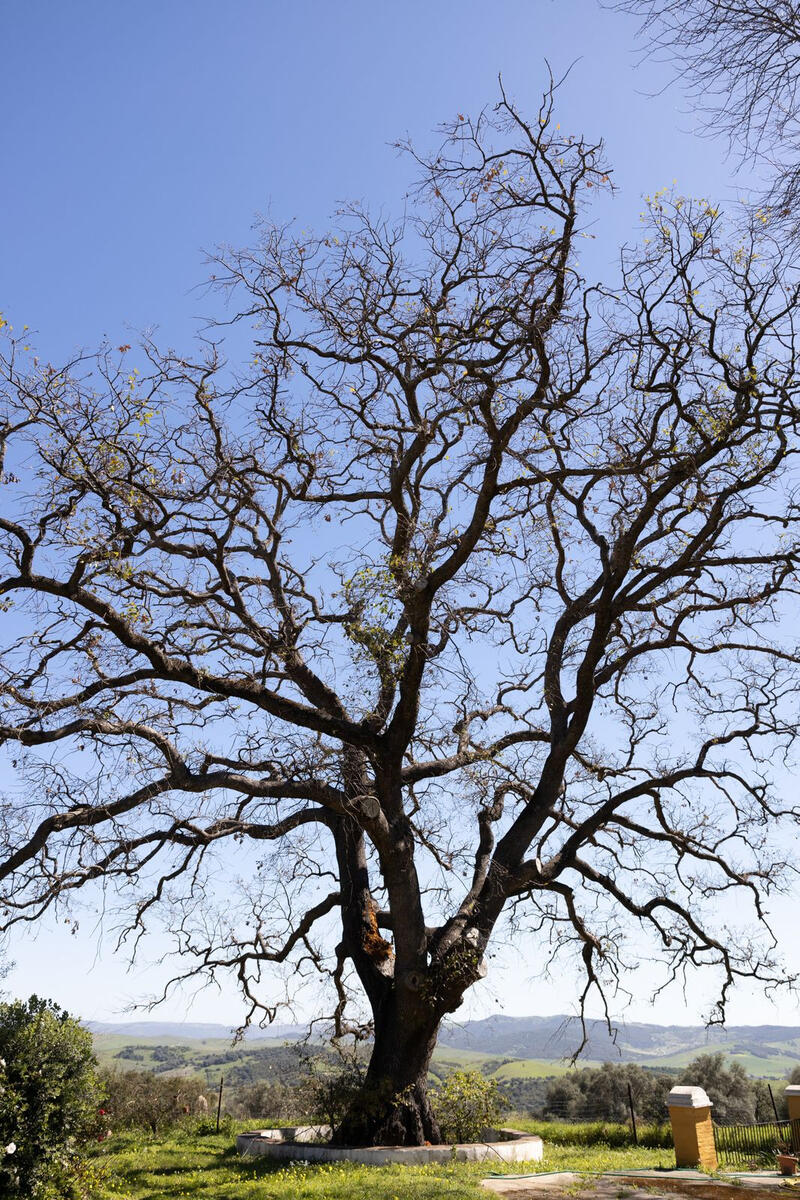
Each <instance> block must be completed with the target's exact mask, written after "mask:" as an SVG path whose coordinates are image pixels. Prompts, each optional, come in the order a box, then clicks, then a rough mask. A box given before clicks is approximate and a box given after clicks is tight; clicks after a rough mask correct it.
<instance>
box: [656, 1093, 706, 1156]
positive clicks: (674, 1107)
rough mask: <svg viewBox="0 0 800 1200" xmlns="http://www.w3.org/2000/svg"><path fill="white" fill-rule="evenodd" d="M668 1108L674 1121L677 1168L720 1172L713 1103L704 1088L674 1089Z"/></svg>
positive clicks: (671, 1119) (669, 1098) (670, 1095)
mask: <svg viewBox="0 0 800 1200" xmlns="http://www.w3.org/2000/svg"><path fill="white" fill-rule="evenodd" d="M667 1108H668V1109H669V1119H670V1121H671V1122H672V1138H673V1141H674V1142H675V1162H676V1165H677V1166H679V1167H698V1166H699V1167H702V1169H703V1170H704V1171H716V1169H717V1151H716V1149H715V1147H714V1126H713V1125H712V1123H711V1101H710V1100H709V1098H708V1096H707V1095H706V1093H705V1092H704V1091H703V1089H702V1088H700V1087H674V1088H673V1089H672V1091H671V1092H670V1094H669V1096H668V1097H667Z"/></svg>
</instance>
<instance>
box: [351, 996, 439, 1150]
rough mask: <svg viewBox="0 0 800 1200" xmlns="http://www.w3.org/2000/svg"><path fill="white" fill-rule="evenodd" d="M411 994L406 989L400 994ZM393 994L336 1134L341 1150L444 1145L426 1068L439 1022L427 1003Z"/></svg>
mask: <svg viewBox="0 0 800 1200" xmlns="http://www.w3.org/2000/svg"><path fill="white" fill-rule="evenodd" d="M400 990H401V991H407V989H405V988H403V989H400ZM397 992H398V989H397V988H393V989H392V992H391V993H390V995H389V996H387V998H386V1003H385V1004H384V1005H383V1007H382V1009H381V1011H379V1012H378V1013H376V1014H375V1040H374V1043H373V1049H372V1057H371V1058H370V1061H369V1066H368V1068H367V1073H366V1077H365V1079H364V1085H363V1087H362V1089H361V1091H360V1092H359V1094H358V1095H357V1096H356V1097H355V1099H354V1100H353V1102H352V1103H351V1105H350V1107H349V1110H348V1111H347V1113H346V1115H345V1117H344V1119H343V1120H342V1121H341V1123H340V1124H339V1126H338V1128H337V1129H336V1130H335V1131H334V1137H333V1141H334V1144H336V1145H340V1146H422V1145H424V1144H425V1143H426V1142H430V1143H431V1144H434V1145H435V1144H436V1143H438V1142H440V1141H441V1135H440V1133H439V1126H438V1125H437V1123H436V1118H435V1117H434V1115H433V1110H432V1108H431V1104H430V1100H429V1098H428V1067H429V1065H430V1061H431V1055H432V1054H433V1049H434V1046H435V1045H436V1038H437V1034H438V1031H439V1024H440V1021H441V1016H440V1015H438V1014H437V1013H436V1012H435V1011H433V1009H432V1008H431V1006H430V1003H429V1002H428V1001H426V1000H425V999H424V997H422V996H420V995H419V994H416V995H415V996H413V997H412V1000H411V1002H410V1003H409V1002H408V1000H407V997H406V1002H405V1003H404V1002H403V1001H402V1000H401V999H399V998H398V994H397Z"/></svg>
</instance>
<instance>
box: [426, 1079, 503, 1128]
mask: <svg viewBox="0 0 800 1200" xmlns="http://www.w3.org/2000/svg"><path fill="white" fill-rule="evenodd" d="M432 1099H433V1108H434V1112H435V1113H436V1119H437V1121H438V1122H439V1127H440V1129H441V1131H442V1137H443V1138H444V1140H445V1141H446V1142H477V1141H479V1140H480V1139H481V1138H482V1137H483V1136H484V1132H483V1131H484V1130H485V1129H487V1128H490V1127H492V1126H494V1125H496V1124H497V1122H498V1121H499V1119H500V1114H501V1112H502V1110H503V1108H504V1107H505V1101H504V1100H503V1098H502V1096H501V1095H500V1092H499V1090H498V1086H497V1080H496V1079H487V1078H486V1076H485V1075H482V1074H481V1073H480V1071H453V1072H452V1073H451V1074H450V1075H448V1076H447V1078H446V1079H445V1081H444V1083H442V1084H441V1085H440V1086H439V1087H438V1088H437V1089H436V1090H435V1091H434V1093H433V1097H432Z"/></svg>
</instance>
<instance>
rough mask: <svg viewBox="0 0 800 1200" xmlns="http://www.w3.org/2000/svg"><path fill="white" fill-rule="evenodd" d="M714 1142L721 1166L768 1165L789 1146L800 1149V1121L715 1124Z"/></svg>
mask: <svg viewBox="0 0 800 1200" xmlns="http://www.w3.org/2000/svg"><path fill="white" fill-rule="evenodd" d="M714 1145H715V1147H716V1151H717V1159H718V1161H719V1164H720V1166H726V1167H744V1168H747V1167H764V1166H772V1165H774V1162H775V1152H776V1150H777V1149H778V1148H780V1147H782V1146H785V1147H787V1148H790V1149H792V1150H793V1151H794V1152H795V1153H797V1152H798V1151H799V1150H800V1120H795V1121H758V1122H756V1123H754V1124H752V1125H719V1124H717V1123H716V1122H715V1124H714Z"/></svg>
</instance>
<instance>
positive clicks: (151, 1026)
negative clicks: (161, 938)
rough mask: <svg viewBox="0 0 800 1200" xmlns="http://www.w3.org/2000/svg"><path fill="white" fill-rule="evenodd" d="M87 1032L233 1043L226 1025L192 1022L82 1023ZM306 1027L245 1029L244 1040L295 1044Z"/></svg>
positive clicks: (273, 1026) (302, 1035) (272, 1026)
mask: <svg viewBox="0 0 800 1200" xmlns="http://www.w3.org/2000/svg"><path fill="white" fill-rule="evenodd" d="M83 1024H84V1026H85V1028H86V1029H88V1030H89V1031H90V1032H91V1033H105V1034H114V1035H116V1036H122V1037H128V1038H131V1039H132V1040H135V1039H137V1038H169V1039H170V1040H172V1039H173V1038H180V1039H181V1040H182V1041H187V1042H191V1041H196V1040H198V1039H203V1040H206V1039H207V1038H223V1039H228V1040H230V1039H232V1038H233V1035H234V1030H233V1029H232V1028H231V1027H230V1026H229V1025H213V1024H203V1023H201V1022H192V1021H121V1022H107V1021H84V1022H83ZM307 1028H308V1027H307V1026H306V1025H268V1026H267V1027H266V1029H248V1030H247V1031H246V1033H245V1037H246V1038H247V1039H248V1040H253V1039H257V1038H269V1039H270V1040H271V1041H287V1042H295V1041H298V1040H299V1039H300V1038H302V1037H305V1035H306V1032H307Z"/></svg>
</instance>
